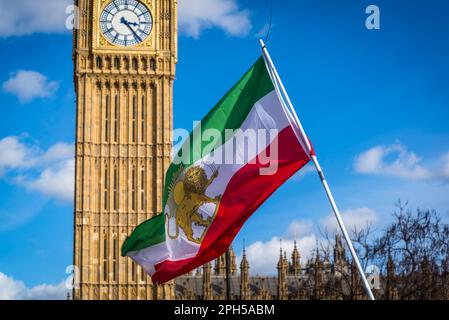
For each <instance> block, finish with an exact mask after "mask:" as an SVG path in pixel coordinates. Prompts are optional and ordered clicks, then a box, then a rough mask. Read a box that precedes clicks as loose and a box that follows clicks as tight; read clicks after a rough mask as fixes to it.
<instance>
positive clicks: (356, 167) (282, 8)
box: [0, 0, 449, 298]
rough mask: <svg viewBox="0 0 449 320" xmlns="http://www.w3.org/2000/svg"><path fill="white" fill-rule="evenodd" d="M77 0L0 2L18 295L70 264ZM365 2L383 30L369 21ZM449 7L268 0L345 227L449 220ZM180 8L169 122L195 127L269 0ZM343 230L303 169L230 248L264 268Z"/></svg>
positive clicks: (6, 252) (254, 52)
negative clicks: (404, 203)
mask: <svg viewBox="0 0 449 320" xmlns="http://www.w3.org/2000/svg"><path fill="white" fill-rule="evenodd" d="M180 2H182V0H181V1H180ZM68 3H70V1H69V0H58V1H56V0H45V1H39V2H35V1H31V0H19V1H15V2H10V1H6V0H0V12H1V13H0V18H4V19H3V20H5V19H6V22H5V23H3V24H2V23H0V60H1V61H4V62H3V63H2V64H1V65H0V104H1V108H2V118H1V119H2V120H0V121H1V122H0V123H1V126H0V298H1V297H2V295H1V294H2V293H1V292H2V290H3V291H5V290H6V289H5V288H10V287H14V288H18V287H19V288H20V290H21V291H20V290H19V292H20V293H18V294H17V295H16V296H14V297H24V296H27V295H28V296H27V297H30V296H31V297H33V292H35V291H36V290H35V291H33V288H34V289H35V288H36V286H38V285H41V284H43V283H47V284H51V285H53V286H54V288H56V287H57V286H58V284H60V283H61V281H62V280H63V279H64V278H65V277H66V274H65V269H66V267H67V266H68V265H70V264H71V263H72V237H73V236H72V223H73V205H72V202H71V201H72V199H71V190H72V188H73V187H72V186H71V185H72V180H71V178H70V177H71V173H72V172H73V162H72V155H73V142H74V125H75V104H74V99H75V96H74V91H73V84H72V71H73V67H72V62H71V55H72V47H71V46H72V39H71V34H70V32H68V31H67V30H66V29H65V27H64V21H65V18H66V16H65V14H64V10H65V6H66V5H67V4H68ZM198 3H201V5H198ZM370 4H376V5H378V7H379V8H380V27H381V28H380V30H367V29H366V27H365V19H366V17H367V14H365V8H366V7H367V6H368V5H370ZM27 8H28V9H27ZM45 9H47V10H45ZM48 10H50V11H51V12H52V14H51V15H50V16H48V15H47V12H49V11H48ZM448 10H449V4H448V3H447V2H446V1H437V0H433V1H413V2H410V1H394V2H393V1H374V2H367V1H347V2H344V3H342V2H340V1H331V0H325V1H319V2H317V1H282V2H280V1H273V27H272V30H271V35H270V38H269V41H268V48H269V50H270V53H271V55H272V57H273V59H274V62H275V64H276V66H277V68H278V70H279V72H280V74H281V77H282V78H283V81H284V83H285V85H286V87H287V90H288V91H289V94H290V96H291V98H292V100H293V103H294V105H295V107H296V109H297V111H298V113H299V116H300V118H301V120H302V122H303V125H304V126H305V129H306V131H307V133H308V135H309V137H310V139H311V141H312V143H313V144H314V147H315V149H316V152H317V154H318V158H319V159H320V161H321V164H322V166H323V168H324V170H325V173H326V175H327V177H328V180H329V183H330V185H331V188H332V190H333V192H334V194H335V197H336V200H337V203H338V205H339V206H340V208H341V210H342V211H343V216H344V218H345V220H346V221H347V223H348V224H349V225H361V224H363V223H364V222H365V221H366V220H367V219H369V220H371V221H372V222H373V223H374V226H375V227H376V228H377V229H381V228H382V227H383V226H384V225H385V224H386V223H388V220H389V215H390V213H391V212H392V210H393V209H394V206H393V204H394V202H395V201H396V200H397V199H399V198H401V199H403V200H408V201H409V202H410V205H411V207H412V208H415V207H418V206H419V207H424V208H435V209H436V210H438V212H439V213H440V214H441V215H442V216H443V217H444V218H445V219H448V218H449V197H448V196H447V195H448V192H449V185H448V182H449V120H448V119H449V90H448V88H449V60H448V59H447V57H448V56H449V32H448V30H447V25H448V22H449V21H448V16H447V11H448ZM2 14H3V15H4V17H2ZM180 15H181V16H180V29H181V34H180V39H179V64H178V67H177V76H176V82H175V101H174V127H175V128H187V129H189V130H190V129H191V127H192V121H194V120H199V119H201V118H202V117H203V116H204V115H205V113H206V112H207V111H208V110H209V109H210V108H211V107H212V106H213V105H214V104H215V102H217V100H218V99H219V98H221V96H222V95H223V94H224V93H225V92H226V91H227V90H228V89H229V87H230V86H231V85H232V84H233V83H234V82H235V81H236V80H238V78H239V77H240V76H241V75H242V73H243V72H244V71H246V69H247V68H248V67H249V66H250V65H251V64H252V63H253V62H254V61H255V60H256V59H257V58H258V56H259V55H260V48H259V45H258V42H257V36H256V35H257V34H258V33H259V32H260V31H261V30H262V31H263V29H264V27H265V26H266V24H267V22H268V20H269V1H249V0H202V1H200V2H199V1H198V0H189V1H188V0H185V1H184V3H183V4H181V8H180ZM0 20H2V19H0ZM3 20H2V21H3ZM332 225H333V220H332V219H331V216H330V206H329V205H328V202H327V200H326V197H325V194H324V191H323V189H322V188H321V185H320V182H319V179H318V178H317V176H316V174H314V172H313V171H312V170H308V169H305V170H303V171H302V172H300V173H299V174H298V175H296V176H295V177H294V178H292V179H291V180H290V181H289V182H287V183H286V184H285V185H284V186H282V187H281V188H280V190H278V192H276V194H275V195H273V197H272V198H270V199H269V200H268V201H267V202H266V203H265V204H264V205H263V207H262V208H261V209H260V210H259V211H257V212H256V213H255V214H254V216H253V217H252V218H251V219H250V220H249V221H248V223H247V224H246V225H245V226H244V228H243V230H242V231H241V233H240V234H239V236H238V237H237V239H236V241H235V244H234V246H235V248H236V250H237V251H238V253H240V251H241V248H242V242H243V238H245V239H246V244H247V249H248V253H249V255H250V262H251V263H252V265H251V266H252V270H253V271H254V272H260V273H266V272H269V271H274V270H275V269H274V268H275V265H274V264H273V263H274V262H273V261H274V259H276V257H277V255H278V248H279V239H280V238H282V239H283V246H284V248H285V249H287V251H288V250H291V247H292V245H293V240H294V239H297V240H298V241H299V244H300V249H301V250H302V251H303V252H304V255H307V252H308V251H309V250H310V249H311V248H312V247H313V246H314V245H315V243H316V240H317V239H318V238H319V233H318V232H317V229H318V228H320V229H323V228H324V227H328V228H331V227H332ZM267 252H273V254H271V253H269V254H267ZM263 253H265V254H263ZM8 286H10V287H8ZM54 288H53V289H54ZM55 290H56V289H55ZM55 292H56V291H55Z"/></svg>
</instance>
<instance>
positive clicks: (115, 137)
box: [114, 94, 120, 142]
mask: <svg viewBox="0 0 449 320" xmlns="http://www.w3.org/2000/svg"><path fill="white" fill-rule="evenodd" d="M119 108H120V106H119V97H118V95H117V94H116V95H115V108H114V109H115V110H114V142H118V114H119Z"/></svg>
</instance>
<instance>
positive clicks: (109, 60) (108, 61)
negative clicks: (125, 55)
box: [105, 57, 111, 70]
mask: <svg viewBox="0 0 449 320" xmlns="http://www.w3.org/2000/svg"><path fill="white" fill-rule="evenodd" d="M105 62H106V69H108V70H110V69H111V58H109V57H106V59H105Z"/></svg>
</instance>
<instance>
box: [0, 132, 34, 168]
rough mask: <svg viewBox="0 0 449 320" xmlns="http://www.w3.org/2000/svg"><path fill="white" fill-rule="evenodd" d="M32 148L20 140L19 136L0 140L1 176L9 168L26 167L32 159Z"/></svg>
mask: <svg viewBox="0 0 449 320" xmlns="http://www.w3.org/2000/svg"><path fill="white" fill-rule="evenodd" d="M29 153H30V150H29V149H28V148H27V147H26V146H25V145H24V144H22V143H20V142H19V138H18V137H6V138H4V139H2V140H0V176H2V174H3V172H4V171H5V170H6V169H8V168H11V169H15V168H20V167H26V166H28V165H29V161H30V154H29Z"/></svg>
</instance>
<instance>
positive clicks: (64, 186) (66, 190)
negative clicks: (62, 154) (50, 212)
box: [16, 160, 75, 201]
mask: <svg viewBox="0 0 449 320" xmlns="http://www.w3.org/2000/svg"><path fill="white" fill-rule="evenodd" d="M74 176H75V161H74V160H64V161H62V162H61V163H58V164H57V165H56V166H52V167H48V168H46V169H45V170H44V171H43V172H42V173H41V174H40V175H39V177H37V178H36V179H34V180H33V179H28V178H26V177H19V178H18V179H17V180H16V181H17V182H18V183H19V184H21V185H23V186H25V187H26V188H27V189H29V190H33V191H37V192H41V193H43V194H44V195H46V196H48V197H51V198H56V199H59V200H62V201H71V200H72V199H73V192H74Z"/></svg>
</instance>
